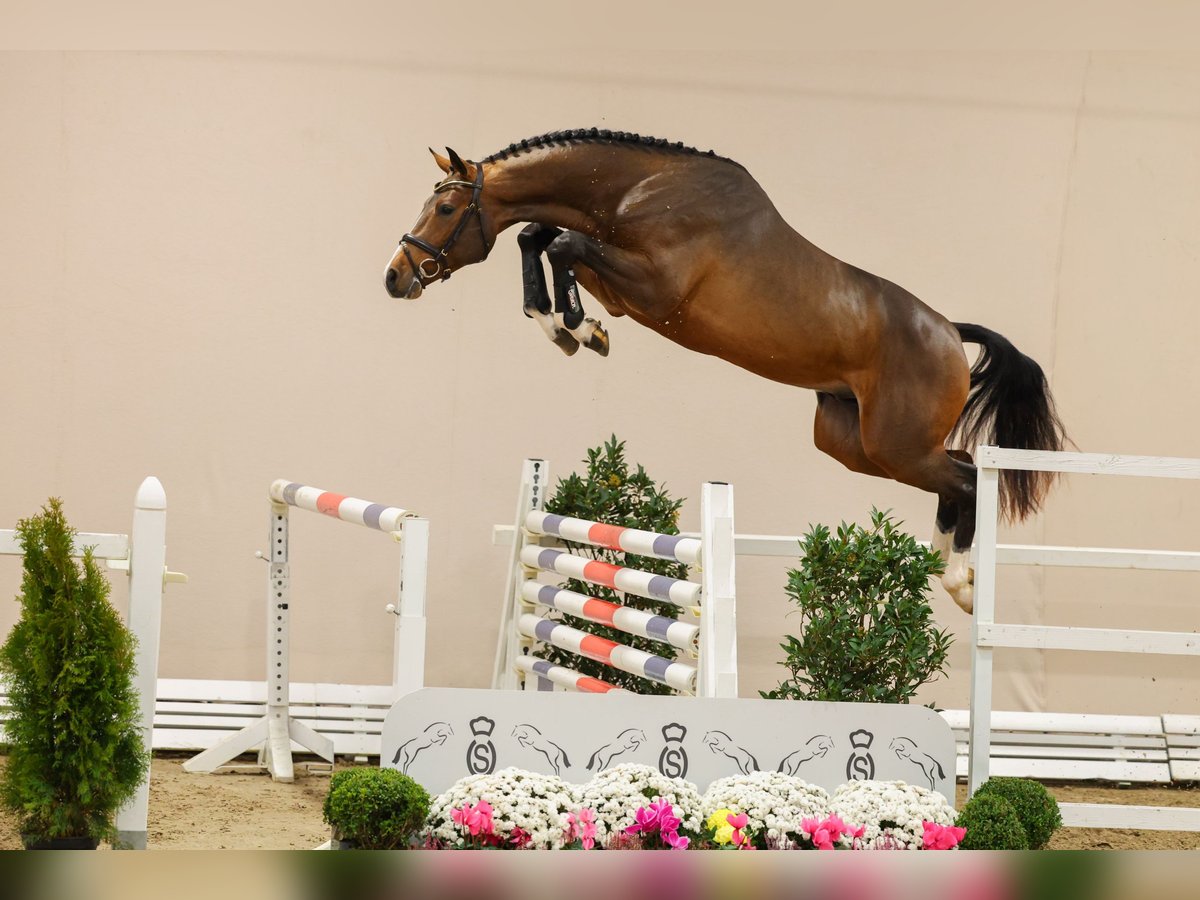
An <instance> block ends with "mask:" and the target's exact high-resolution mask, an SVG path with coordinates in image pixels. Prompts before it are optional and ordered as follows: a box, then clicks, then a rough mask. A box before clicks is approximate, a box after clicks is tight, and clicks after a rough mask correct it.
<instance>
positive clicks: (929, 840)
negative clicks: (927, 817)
mask: <svg viewBox="0 0 1200 900" xmlns="http://www.w3.org/2000/svg"><path fill="white" fill-rule="evenodd" d="M921 828H922V829H924V831H925V835H924V838H923V840H922V849H924V850H953V849H954V848H955V847H957V846H958V844H959V842H960V841H962V839H963V837H964V836H965V835H966V833H967V829H965V828H955V827H954V826H953V825H938V824H937V823H936V822H922V823H921Z"/></svg>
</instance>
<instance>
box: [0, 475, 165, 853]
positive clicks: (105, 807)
mask: <svg viewBox="0 0 1200 900" xmlns="http://www.w3.org/2000/svg"><path fill="white" fill-rule="evenodd" d="M17 532H18V536H19V539H20V542H21V549H22V550H23V551H24V571H23V575H22V578H21V594H20V596H19V597H18V598H17V600H18V602H20V604H21V615H20V618H19V620H18V621H17V624H16V625H15V626H13V629H12V631H11V632H10V633H9V635H8V639H7V640H6V641H5V642H4V645H3V646H2V647H0V676H3V677H4V678H5V679H7V681H8V688H9V694H8V700H9V708H10V709H9V717H8V720H7V722H6V723H5V730H6V731H7V733H8V741H9V743H10V747H9V757H8V765H7V767H6V768H5V770H4V774H3V779H2V780H0V802H2V803H3V804H4V806H5V807H7V808H8V809H9V810H11V811H12V812H13V813H15V814H16V815H17V816H18V818H19V819H20V828H21V831H22V832H23V833H24V834H26V835H29V836H31V837H32V838H34V839H36V840H49V839H53V838H62V837H91V838H96V839H98V840H104V839H108V840H113V839H114V838H115V817H116V812H117V810H118V809H120V807H121V806H122V805H123V804H124V803H125V802H126V801H127V800H129V799H130V798H131V797H132V796H133V794H134V792H135V791H136V790H137V786H138V785H139V784H140V783H141V781H142V778H143V777H144V775H145V773H146V769H147V767H148V766H149V764H150V760H149V756H148V754H147V753H146V751H145V749H144V748H143V747H142V737H141V730H140V728H139V722H140V713H139V709H138V694H137V690H136V688H135V687H134V684H133V674H134V665H135V663H134V649H135V646H136V641H135V639H134V637H133V635H132V634H131V633H130V631H129V629H127V628H126V627H125V625H124V624H123V623H122V622H121V619H120V617H119V616H118V615H117V613H116V611H115V610H114V609H113V608H112V606H111V605H110V604H109V602H108V595H109V585H108V581H107V580H106V579H105V577H104V575H103V573H102V572H101V571H100V568H99V566H98V565H97V564H96V561H95V560H94V559H93V557H92V553H91V550H90V549H89V550H88V551H87V552H86V553H85V555H84V557H83V564H82V567H81V566H80V565H79V564H78V563H77V562H76V561H75V560H74V559H72V558H71V549H72V539H73V537H74V535H75V532H74V530H73V529H72V528H71V527H70V526H69V525H68V524H67V521H66V518H65V516H64V515H63V509H62V502H61V501H60V500H58V499H53V498H52V499H51V500H50V501H49V503H48V505H47V506H45V507H44V508H43V510H42V512H41V514H40V515H36V516H33V517H31V518H28V519H22V520H21V521H20V522H18V523H17Z"/></svg>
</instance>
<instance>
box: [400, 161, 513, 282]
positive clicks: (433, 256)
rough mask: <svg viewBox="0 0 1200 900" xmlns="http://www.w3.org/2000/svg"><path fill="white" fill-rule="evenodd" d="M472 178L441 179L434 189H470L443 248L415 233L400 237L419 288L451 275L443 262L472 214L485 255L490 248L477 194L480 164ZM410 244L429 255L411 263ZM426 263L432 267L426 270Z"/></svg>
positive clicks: (438, 191) (479, 181)
mask: <svg viewBox="0 0 1200 900" xmlns="http://www.w3.org/2000/svg"><path fill="white" fill-rule="evenodd" d="M475 168H476V170H477V171H476V174H475V180H474V181H473V182H472V181H444V182H442V183H441V184H439V185H438V186H437V187H436V188H435V189H434V193H435V194H440V193H441V192H442V191H444V190H447V189H449V188H452V187H456V186H459V185H461V186H462V187H469V188H471V202H470V203H469V204H467V208H466V209H464V210H463V214H462V215H461V216H460V217H459V219H458V224H457V225H455V226H454V231H452V232H451V233H450V237H448V238H446V243H444V244H442V248H441V249H440V250H438V249H437V248H436V247H434V246H433V245H432V244H430V243H429V242H428V241H426V240H424V239H422V238H419V237H417V236H416V235H415V234H412V233H408V234H405V235H404V237H402V238H401V239H400V249H401V250H403V251H404V258H405V259H407V260H408V264H409V265H410V266H412V270H413V274H415V275H416V276H417V279H418V280H419V281H420V282H421V286H422V287H428V286H429V285H430V284H432V283H433V281H434V280H435V279H437V280H438V281H445V280H446V279H447V278H449V277H450V267H449V266H448V265H446V255H447V254H448V253H449V252H450V249H451V248H452V247H453V246H454V245H455V243H456V242H457V241H458V239H459V238H460V237H461V236H462V233H463V229H465V228H466V227H467V223H468V222H469V221H471V218H472V217H474V218H476V219H477V220H478V221H479V237H480V238H481V239H482V240H483V253H484V256H487V254H488V253H489V252H490V251H491V249H492V248H491V247H489V246H488V241H487V235H486V234H485V233H484V230H483V212H482V211H481V209H480V207H479V195H480V194H481V193H482V192H483V166H482V164H477V165H476V167H475ZM409 244H411V245H413V246H414V247H416V248H417V249H419V250H424V251H425V252H426V253H428V254H429V256H428V257H426V258H425V259H423V260H421V262H420V264H417V263H415V262H413V258H412V254H411V253H409V252H408V245H409ZM427 266H432V267H431V268H430V269H429V270H428V271H426V267H427Z"/></svg>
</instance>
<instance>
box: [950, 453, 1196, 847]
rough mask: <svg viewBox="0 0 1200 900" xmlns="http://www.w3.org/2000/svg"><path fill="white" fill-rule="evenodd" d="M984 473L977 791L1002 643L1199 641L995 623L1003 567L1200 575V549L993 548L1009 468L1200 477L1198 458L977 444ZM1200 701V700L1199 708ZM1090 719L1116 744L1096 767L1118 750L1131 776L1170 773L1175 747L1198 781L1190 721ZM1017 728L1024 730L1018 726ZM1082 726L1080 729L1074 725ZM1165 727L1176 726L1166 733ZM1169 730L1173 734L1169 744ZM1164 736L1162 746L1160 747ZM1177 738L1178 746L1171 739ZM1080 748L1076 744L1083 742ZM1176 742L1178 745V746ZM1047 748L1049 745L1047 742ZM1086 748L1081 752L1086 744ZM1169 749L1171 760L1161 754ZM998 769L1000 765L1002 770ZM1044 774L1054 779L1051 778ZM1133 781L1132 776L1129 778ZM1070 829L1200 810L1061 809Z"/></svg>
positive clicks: (1166, 822) (1135, 648) (1163, 821)
mask: <svg viewBox="0 0 1200 900" xmlns="http://www.w3.org/2000/svg"><path fill="white" fill-rule="evenodd" d="M975 464H976V465H977V466H978V468H979V488H978V505H977V531H976V544H977V548H978V559H977V561H976V566H975V617H974V623H973V629H972V647H971V699H970V704H971V708H970V722H969V735H968V742H969V760H968V767H967V769H968V770H967V782H968V790H969V791H970V792H971V793H974V792H975V790H976V789H978V788H979V786H980V785H982V784H983V783H984V782H985V781H987V779H988V777H989V775H990V773H991V770H992V767H993V765H995V764H996V759H995V758H994V754H993V748H992V742H993V737H994V735H995V732H996V731H997V726H998V725H1000V726H1003V724H1004V722H1003V720H1002V719H1001V720H998V719H997V718H996V716H994V715H993V713H992V654H993V652H994V650H995V649H996V648H998V647H1005V648H1022V649H1047V650H1078V651H1087V652H1100V653H1143V654H1144V653H1151V654H1172V655H1174V654H1183V655H1189V656H1200V635H1197V634H1194V633H1190V632H1162V631H1128V630H1124V629H1109V628H1076V627H1072V626H1051V625H1013V624H1005V623H1000V622H997V621H996V566H997V565H998V564H1000V563H1002V562H1015V563H1020V564H1024V565H1042V566H1066V567H1080V568H1122V569H1130V568H1132V569H1149V570H1162V569H1168V570H1173V571H1188V572H1200V553H1195V552H1185V551H1178V552H1176V551H1162V550H1155V551H1150V550H1122V549H1107V548H1094V547H1092V548H1077V547H1038V546H1024V547H1021V548H1019V552H1018V553H1016V554H1011V553H1009V554H1006V553H1004V552H1002V551H1003V548H1000V547H998V546H997V544H996V527H997V515H998V511H999V478H1000V472H1001V471H1002V470H1005V469H1016V470H1023V471H1037V472H1060V473H1066V474H1088V475H1126V476H1141V477H1150V478H1189V479H1200V460H1195V459H1171V458H1159V457H1149V456H1114V455H1108V454H1097V453H1052V452H1048V451H1032V450H1008V449H1002V448H997V447H986V446H984V447H980V448H979V450H978V452H977V453H976V456H975ZM1198 705H1200V703H1198ZM1094 718H1095V719H1096V720H1097V721H1095V722H1092V723H1089V727H1090V728H1096V727H1100V728H1102V729H1103V730H1104V733H1106V734H1108V735H1109V736H1110V738H1111V736H1113V735H1119V738H1120V739H1119V740H1117V741H1112V740H1109V741H1108V742H1106V743H1108V744H1109V745H1112V746H1108V747H1096V748H1093V752H1094V753H1096V754H1099V753H1105V754H1109V755H1110V756H1109V758H1106V759H1095V760H1093V762H1108V763H1112V762H1114V760H1112V759H1111V754H1112V752H1113V746H1116V747H1120V753H1119V755H1120V756H1121V757H1123V759H1121V760H1119V761H1120V762H1122V763H1124V764H1125V765H1126V766H1128V767H1129V771H1130V773H1132V771H1133V770H1135V769H1137V768H1141V767H1142V766H1139V765H1138V764H1146V765H1155V766H1158V767H1159V770H1160V771H1162V767H1164V766H1165V769H1166V775H1167V777H1168V778H1169V777H1171V768H1172V760H1171V750H1172V749H1174V750H1175V752H1176V753H1177V754H1179V755H1180V756H1181V758H1180V759H1179V760H1178V762H1177V763H1176V765H1178V766H1179V767H1180V769H1181V773H1180V774H1185V775H1188V774H1190V775H1193V776H1194V775H1195V774H1196V773H1195V768H1194V767H1193V766H1190V765H1188V763H1190V762H1194V760H1193V759H1192V757H1193V756H1194V755H1195V750H1196V748H1197V746H1198V743H1197V742H1196V737H1195V736H1196V734H1197V723H1198V722H1200V718H1197V717H1193V716H1178V715H1174V716H1162V717H1158V721H1157V723H1156V722H1155V719H1154V718H1153V717H1152V718H1150V720H1149V721H1142V720H1143V719H1144V718H1145V717H1129V716H1126V717H1121V716H1107V717H1106V716H1100V717H1094ZM1010 724H1019V720H1018V722H1014V723H1010ZM1076 727H1082V723H1081V722H1078V721H1077V723H1076ZM1168 729H1171V731H1170V732H1168ZM1169 733H1170V735H1171V737H1170V738H1168V734H1169ZM1160 738H1161V740H1162V741H1163V744H1164V745H1165V746H1159V745H1158V743H1157V741H1158V740H1159V739H1160ZM1172 739H1173V740H1172ZM1076 743H1079V742H1078V741H1076ZM1172 744H1173V745H1174V746H1173V748H1172ZM1043 746H1049V745H1048V744H1046V745H1043ZM1081 749H1082V748H1081ZM1164 749H1165V750H1166V751H1167V753H1166V758H1163V756H1162V754H1161V751H1162V750H1164ZM999 768H1000V767H999V766H997V769H999ZM1072 771H1074V772H1076V773H1078V774H1075V775H1074V777H1076V778H1088V777H1104V776H1103V775H1098V774H1097V773H1098V772H1100V771H1109V772H1111V767H1109V768H1108V769H1107V770H1105V769H1098V768H1096V767H1095V766H1093V768H1092V771H1091V773H1089V772H1088V770H1087V767H1086V766H1085V765H1084V764H1083V763H1082V762H1080V763H1078V764H1076V765H1074V766H1072ZM1043 777H1057V776H1055V775H1053V774H1050V775H1044V776H1043ZM1130 780H1132V778H1131V779H1130ZM1061 806H1062V813H1063V822H1064V824H1066V825H1075V826H1086V827H1104V828H1157V829H1168V830H1179V831H1200V809H1190V808H1178V807H1170V808H1168V807H1148V806H1118V805H1112V804H1072V803H1067V804H1061Z"/></svg>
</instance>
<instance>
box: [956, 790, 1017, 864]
mask: <svg viewBox="0 0 1200 900" xmlns="http://www.w3.org/2000/svg"><path fill="white" fill-rule="evenodd" d="M954 824H955V825H957V826H958V827H959V828H965V829H966V830H967V833H966V835H964V837H963V839H962V841H961V842H960V843H959V845H958V846H959V849H960V850H1028V849H1029V838H1028V837H1027V836H1026V835H1025V829H1024V828H1022V827H1021V819H1020V817H1019V816H1018V815H1017V811H1016V810H1015V809H1013V807H1012V804H1011V803H1009V802H1008V801H1007V800H1005V799H1004V798H1003V797H1001V796H1000V795H998V794H982V793H979V792H978V791H977V792H976V793H975V796H974V797H972V798H971V799H970V800H968V801H967V805H966V806H964V807H963V808H962V811H961V812H960V813H959V814H958V819H957V820H955V822H954Z"/></svg>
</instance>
